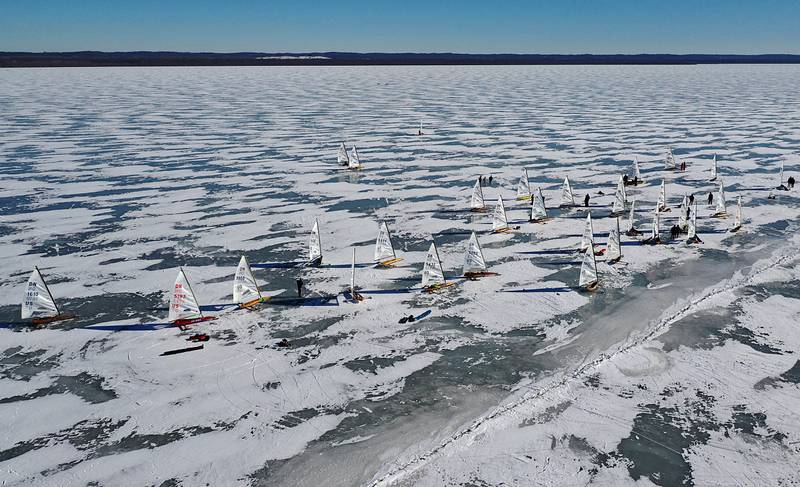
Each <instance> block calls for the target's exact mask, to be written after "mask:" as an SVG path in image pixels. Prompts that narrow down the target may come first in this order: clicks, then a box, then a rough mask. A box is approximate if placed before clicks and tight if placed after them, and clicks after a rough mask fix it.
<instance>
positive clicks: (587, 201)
mask: <svg viewBox="0 0 800 487" xmlns="http://www.w3.org/2000/svg"><path fill="white" fill-rule="evenodd" d="M583 206H585V207H586V208H589V193H586V196H584V197H583Z"/></svg>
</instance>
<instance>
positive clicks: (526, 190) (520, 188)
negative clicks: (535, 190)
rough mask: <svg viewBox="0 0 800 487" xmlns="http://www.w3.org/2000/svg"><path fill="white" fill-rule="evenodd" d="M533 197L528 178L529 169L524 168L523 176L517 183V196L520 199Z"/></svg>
mask: <svg viewBox="0 0 800 487" xmlns="http://www.w3.org/2000/svg"><path fill="white" fill-rule="evenodd" d="M530 197H531V183H530V181H529V180H528V170H527V169H523V170H522V176H520V178H519V183H518V184H517V198H518V199H528V198H530Z"/></svg>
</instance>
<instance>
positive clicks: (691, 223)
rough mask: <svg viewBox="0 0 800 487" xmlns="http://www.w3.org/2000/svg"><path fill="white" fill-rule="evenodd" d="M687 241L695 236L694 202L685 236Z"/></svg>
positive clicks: (695, 211)
mask: <svg viewBox="0 0 800 487" xmlns="http://www.w3.org/2000/svg"><path fill="white" fill-rule="evenodd" d="M686 236H687V237H688V238H689V239H692V238H695V237H696V236H697V203H696V202H695V204H694V208H692V211H691V215H689V230H688V232H687V234H686Z"/></svg>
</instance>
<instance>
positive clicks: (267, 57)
mask: <svg viewBox="0 0 800 487" xmlns="http://www.w3.org/2000/svg"><path fill="white" fill-rule="evenodd" d="M695 64H800V54H752V55H748V54H454V53H429V54H419V53H351V52H310V53H263V52H236V53H208V52H162V51H159V52H155V51H134V52H100V51H79V52H38V53H37V52H0V68H45V67H123V66H412V65H427V66H432V65H449V66H455V65H464V66H471V65H695Z"/></svg>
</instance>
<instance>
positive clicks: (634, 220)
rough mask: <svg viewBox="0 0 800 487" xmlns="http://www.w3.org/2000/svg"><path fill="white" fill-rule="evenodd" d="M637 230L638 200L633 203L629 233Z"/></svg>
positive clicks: (629, 219) (629, 218)
mask: <svg viewBox="0 0 800 487" xmlns="http://www.w3.org/2000/svg"><path fill="white" fill-rule="evenodd" d="M634 229H636V200H633V201H631V213H630V216H629V217H628V231H629V232H630V231H631V230H634Z"/></svg>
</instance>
